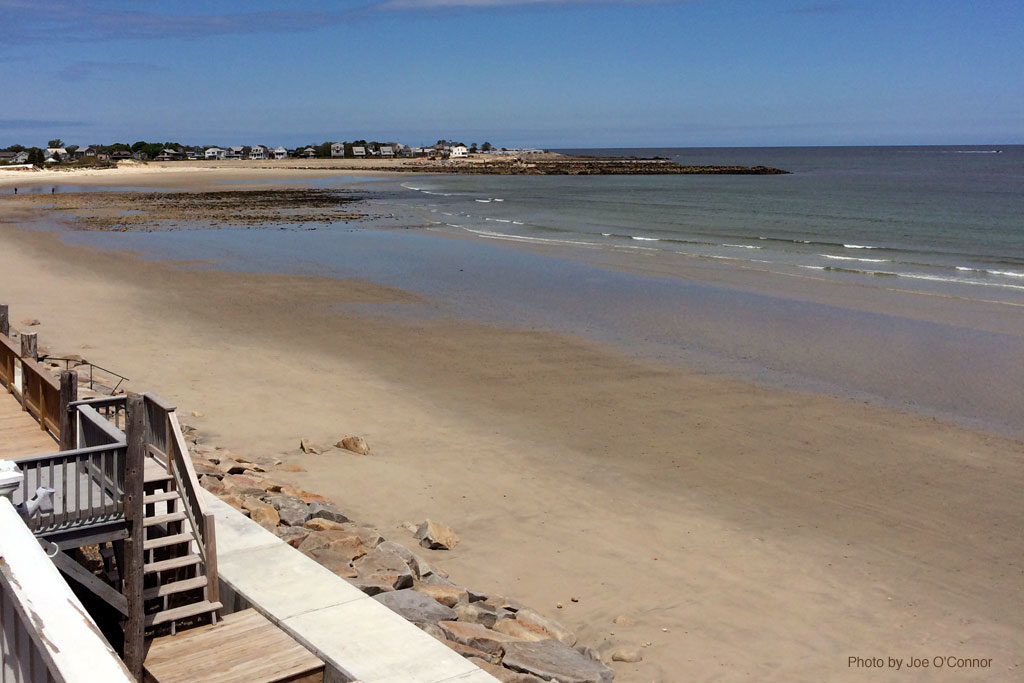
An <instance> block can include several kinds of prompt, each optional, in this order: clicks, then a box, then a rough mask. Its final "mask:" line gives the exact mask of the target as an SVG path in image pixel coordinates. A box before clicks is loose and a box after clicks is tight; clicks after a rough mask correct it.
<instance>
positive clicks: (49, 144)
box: [46, 138, 64, 147]
mask: <svg viewBox="0 0 1024 683" xmlns="http://www.w3.org/2000/svg"><path fill="white" fill-rule="evenodd" d="M46 146H47V147H63V146H64V141H63V140H61V139H60V138H56V139H55V140H50V141H49V142H47V143H46Z"/></svg>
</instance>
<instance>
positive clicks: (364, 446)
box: [334, 436, 370, 455]
mask: <svg viewBox="0 0 1024 683" xmlns="http://www.w3.org/2000/svg"><path fill="white" fill-rule="evenodd" d="M334 445H335V447H337V448H343V449H345V450H346V451H352V452H353V453H357V454H359V455H369V454H370V445H369V444H368V443H366V440H365V439H364V438H363V437H361V436H346V437H345V438H344V439H342V440H341V441H339V442H338V443H336V444H334Z"/></svg>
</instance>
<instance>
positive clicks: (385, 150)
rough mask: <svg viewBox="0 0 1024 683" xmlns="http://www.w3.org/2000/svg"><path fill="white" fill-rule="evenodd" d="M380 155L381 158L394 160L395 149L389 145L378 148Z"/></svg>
mask: <svg viewBox="0 0 1024 683" xmlns="http://www.w3.org/2000/svg"><path fill="white" fill-rule="evenodd" d="M380 155H381V156H382V157H388V158H390V159H394V158H395V148H394V147H392V146H391V145H381V146H380Z"/></svg>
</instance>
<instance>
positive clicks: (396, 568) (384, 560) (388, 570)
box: [352, 548, 413, 595]
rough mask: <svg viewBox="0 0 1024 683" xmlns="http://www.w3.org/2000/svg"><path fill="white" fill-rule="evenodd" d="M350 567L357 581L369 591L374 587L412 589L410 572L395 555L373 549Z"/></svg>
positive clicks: (399, 557) (398, 556)
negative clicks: (362, 583) (352, 568)
mask: <svg viewBox="0 0 1024 683" xmlns="http://www.w3.org/2000/svg"><path fill="white" fill-rule="evenodd" d="M352 566H353V567H354V568H355V570H356V572H358V580H359V581H362V582H364V584H365V585H366V586H367V587H369V588H371V589H372V588H374V587H375V586H381V587H386V588H385V589H386V590H401V589H403V588H412V584H413V577H412V570H411V569H409V565H407V564H406V563H405V560H403V559H402V557H401V556H400V555H397V554H395V553H392V552H387V551H385V550H381V549H379V548H375V549H374V550H371V551H370V552H368V553H367V554H366V555H365V556H363V557H360V558H359V559H358V560H355V561H354V562H353V563H352ZM364 592H365V591H364ZM378 592H380V591H378ZM369 594H370V595H375V594H376V593H369Z"/></svg>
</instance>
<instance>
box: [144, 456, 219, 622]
mask: <svg viewBox="0 0 1024 683" xmlns="http://www.w3.org/2000/svg"><path fill="white" fill-rule="evenodd" d="M143 481H144V487H143V490H144V496H143V506H144V508H145V515H144V517H143V521H142V526H143V534H144V538H143V541H142V548H143V554H144V556H145V561H144V565H143V574H144V577H145V578H144V585H143V591H142V597H143V601H144V602H145V625H146V628H147V629H156V627H161V628H167V627H169V629H170V633H171V634H172V635H173V634H175V633H177V630H178V626H179V622H182V625H184V624H185V623H187V624H189V625H192V624H194V623H196V622H197V620H198V621H200V622H204V623H207V624H215V623H216V622H217V613H218V611H219V610H220V609H221V604H220V603H219V602H216V601H213V600H211V599H210V585H209V582H208V581H207V578H206V574H205V566H204V564H203V558H202V556H201V555H199V554H198V553H197V552H195V548H196V545H195V543H194V541H195V539H196V532H195V529H193V528H192V522H191V520H190V519H189V516H188V515H187V514H186V513H185V510H184V502H183V501H182V499H181V495H180V493H179V492H178V491H177V488H176V485H175V479H174V477H173V476H171V475H170V474H168V472H167V469H166V468H165V467H164V466H163V465H161V464H160V463H159V462H157V461H156V460H154V459H153V458H151V457H147V458H146V466H145V471H144V478H143Z"/></svg>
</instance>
